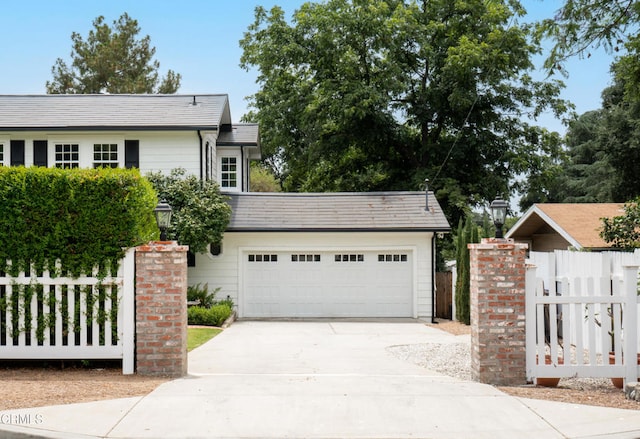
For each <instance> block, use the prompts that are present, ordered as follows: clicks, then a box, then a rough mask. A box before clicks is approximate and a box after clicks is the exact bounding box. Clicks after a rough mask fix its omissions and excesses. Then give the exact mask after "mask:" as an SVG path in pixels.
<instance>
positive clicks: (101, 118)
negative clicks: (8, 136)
mask: <svg viewBox="0 0 640 439" xmlns="http://www.w3.org/2000/svg"><path fill="white" fill-rule="evenodd" d="M194 98H195V102H196V105H193V102H194ZM230 123H231V115H230V111H229V98H228V96H227V95H226V94H217V95H216V94H207V95H151V94H149V95H142V94H140V95H80V94H78V95H0V131H12V130H89V129H91V130H97V129H104V130H112V129H142V130H144V129H146V130H159V129H177V130H186V129H202V130H207V129H211V130H215V129H217V128H218V127H219V126H220V125H223V124H230Z"/></svg>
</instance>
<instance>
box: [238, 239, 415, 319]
mask: <svg viewBox="0 0 640 439" xmlns="http://www.w3.org/2000/svg"><path fill="white" fill-rule="evenodd" d="M242 257H243V262H242V265H243V267H244V268H243V272H244V276H243V299H242V303H241V306H242V308H243V309H242V311H241V315H242V316H244V317H411V316H412V315H413V262H412V258H413V253H412V252H411V251H389V250H381V251H366V252H363V251H360V252H359V251H344V252H335V251H334V252H327V251H308V250H305V251H289V252H284V251H279V252H265V251H247V252H244V254H243V255H242Z"/></svg>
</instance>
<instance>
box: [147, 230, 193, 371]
mask: <svg viewBox="0 0 640 439" xmlns="http://www.w3.org/2000/svg"><path fill="white" fill-rule="evenodd" d="M187 249H188V247H187V246H184V245H178V244H177V243H176V242H174V241H162V242H151V243H149V244H147V245H142V246H140V247H137V248H136V369H137V372H138V373H139V374H140V375H168V376H174V377H178V376H184V375H186V374H187Z"/></svg>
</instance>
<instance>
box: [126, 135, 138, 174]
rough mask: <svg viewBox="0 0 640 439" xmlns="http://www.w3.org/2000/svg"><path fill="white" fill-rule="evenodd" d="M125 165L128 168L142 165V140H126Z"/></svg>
mask: <svg viewBox="0 0 640 439" xmlns="http://www.w3.org/2000/svg"><path fill="white" fill-rule="evenodd" d="M124 167H125V168H127V169H131V168H139V167H140V141H139V140H125V141H124Z"/></svg>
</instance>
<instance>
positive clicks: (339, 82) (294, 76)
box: [240, 0, 569, 224]
mask: <svg viewBox="0 0 640 439" xmlns="http://www.w3.org/2000/svg"><path fill="white" fill-rule="evenodd" d="M524 12H525V11H524V10H523V9H522V7H521V6H520V5H519V3H518V2H517V1H509V2H507V3H505V2H501V1H489V2H488V1H484V0H468V1H464V2H463V1H451V0H430V1H426V0H425V1H415V0H413V1H382V0H329V1H327V2H325V3H312V2H309V3H305V4H304V5H303V6H302V7H301V8H300V9H299V10H297V11H296V12H295V13H294V14H293V17H292V18H291V20H287V18H286V17H285V14H284V12H283V10H282V9H281V8H279V7H274V8H272V9H271V10H270V11H267V10H265V9H264V8H261V7H258V8H257V9H256V12H255V22H254V23H253V24H252V25H251V26H250V27H249V28H248V30H247V32H246V33H245V36H244V38H243V39H242V40H241V42H240V44H241V47H242V49H243V56H242V58H241V65H242V66H243V67H244V68H246V69H256V70H257V71H258V83H259V85H260V90H259V91H258V92H257V93H256V94H255V95H253V96H252V97H251V101H250V103H251V104H252V106H253V111H252V112H251V113H250V114H249V115H248V118H249V119H253V120H255V121H258V122H260V123H261V136H262V139H261V140H262V146H263V152H264V154H265V155H266V158H267V161H268V162H269V163H270V164H271V165H272V166H273V168H274V169H275V170H276V171H277V172H279V176H280V178H281V179H282V181H283V186H284V188H285V189H287V190H294V191H295V190H300V191H327V190H365V191H367V190H388V189H418V188H420V187H421V185H422V184H423V181H424V179H425V178H428V179H430V180H431V183H430V185H431V188H433V189H435V190H436V191H437V196H438V198H439V199H440V202H441V203H442V204H443V205H444V206H445V208H446V210H447V212H448V213H449V216H450V220H451V221H455V222H457V220H458V218H459V217H460V216H461V214H462V211H463V210H464V209H465V208H466V207H467V206H469V205H470V204H471V205H473V204H479V203H483V202H485V201H487V200H491V199H493V197H495V195H496V194H497V193H501V194H504V195H508V194H510V193H513V192H514V191H515V190H519V189H522V187H521V186H523V185H526V184H528V182H535V181H536V179H535V177H536V175H538V174H540V173H543V172H546V170H547V169H549V167H548V166H547V164H548V163H552V164H553V163H554V162H555V160H556V156H557V154H558V152H559V142H560V139H559V136H558V135H557V134H556V133H550V132H548V131H546V130H545V129H542V128H540V127H537V126H535V125H533V124H532V123H531V122H530V120H531V119H532V118H535V117H537V116H539V115H540V114H541V113H542V112H544V111H552V112H554V113H555V114H556V115H558V116H560V115H562V114H563V113H565V112H566V111H567V110H568V109H569V107H568V104H567V103H565V102H564V101H562V100H561V99H559V97H558V96H559V92H560V89H561V87H562V84H561V83H560V82H559V81H555V80H553V81H552V80H550V81H546V82H540V81H535V80H534V79H533V78H532V76H531V72H532V70H533V64H532V62H531V59H532V57H533V56H534V55H536V54H538V53H540V48H539V46H537V45H536V44H535V43H534V42H533V41H532V38H530V29H529V28H528V27H527V26H525V25H523V24H520V23H519V19H520V18H521V17H522V16H523V14H524ZM516 176H519V178H518V179H516ZM527 176H533V179H527V178H526V177H527ZM523 177H524V178H523ZM455 222H454V224H455Z"/></svg>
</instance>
